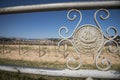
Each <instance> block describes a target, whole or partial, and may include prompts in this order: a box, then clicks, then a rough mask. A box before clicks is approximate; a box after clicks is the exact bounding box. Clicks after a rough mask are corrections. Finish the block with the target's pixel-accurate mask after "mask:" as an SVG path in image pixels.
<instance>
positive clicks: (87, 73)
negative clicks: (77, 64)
mask: <svg viewBox="0 0 120 80" xmlns="http://www.w3.org/2000/svg"><path fill="white" fill-rule="evenodd" d="M0 70H3V71H11V72H20V73H28V74H38V75H46V76H63V77H78V78H86V77H92V78H109V79H120V71H115V70H109V71H99V70H69V69H63V70H60V69H42V68H32V67H20V66H10V65H0Z"/></svg>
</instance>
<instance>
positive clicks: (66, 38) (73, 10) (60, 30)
mask: <svg viewBox="0 0 120 80" xmlns="http://www.w3.org/2000/svg"><path fill="white" fill-rule="evenodd" d="M72 12H77V13H79V16H80V17H79V21H78V23H77V25H76V27H75V29H74V30H73V32H72V34H71V35H70V36H68V37H65V36H63V35H62V33H61V32H62V30H65V33H66V34H67V33H68V32H69V30H68V28H67V27H65V26H62V27H60V29H59V31H58V33H59V36H60V37H61V38H63V39H62V40H61V41H60V42H59V43H58V47H59V48H60V45H61V43H62V42H63V41H64V40H67V41H69V42H70V43H71V44H72V45H73V47H74V43H73V40H70V38H71V37H72V36H73V34H74V32H75V30H76V29H77V28H78V26H79V24H80V22H81V20H82V13H81V12H80V11H79V10H77V9H72V10H69V11H68V14H67V18H68V20H70V21H73V20H75V19H76V18H77V15H73V17H70V14H71V13H72ZM67 46H68V45H67V44H65V48H64V50H62V51H66V50H67ZM74 50H75V51H76V53H77V55H78V58H79V64H78V66H77V67H72V66H70V62H73V63H75V62H77V60H76V59H75V58H73V57H72V58H69V59H68V60H67V67H68V68H69V69H78V68H80V65H81V57H80V53H79V52H78V51H77V49H76V47H74Z"/></svg>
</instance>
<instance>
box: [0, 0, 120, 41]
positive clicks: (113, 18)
mask: <svg viewBox="0 0 120 80" xmlns="http://www.w3.org/2000/svg"><path fill="white" fill-rule="evenodd" d="M71 1H80V0H0V8H2V7H9V6H19V5H30V4H44V3H55V2H71ZM108 10H109V12H110V17H109V19H107V20H101V19H100V18H99V15H100V14H103V16H106V14H105V13H104V12H100V13H99V14H98V16H97V19H98V21H99V23H100V25H101V26H102V30H103V32H104V33H105V31H106V29H107V27H109V26H114V27H116V28H117V29H118V31H119V35H120V10H119V9H108ZM80 11H81V12H82V22H81V23H80V26H82V25H85V24H92V25H95V26H96V23H95V21H94V13H95V11H96V10H80ZM67 12H68V10H63V11H49V12H32V13H20V14H8V15H0V37H17V38H18V37H19V38H37V39H41V38H60V36H59V35H58V30H59V28H60V27H61V26H66V27H67V28H68V30H69V33H68V35H67V36H69V35H71V33H72V32H73V30H74V29H75V26H76V24H77V22H78V20H79V17H78V18H77V19H76V20H75V21H69V20H68V19H67ZM73 14H74V13H73ZM75 14H76V15H78V14H77V13H75ZM71 16H72V14H71ZM78 16H79V15H78ZM63 34H64V33H63ZM110 34H112V35H113V34H114V32H113V31H111V33H110ZM65 36H66V35H65Z"/></svg>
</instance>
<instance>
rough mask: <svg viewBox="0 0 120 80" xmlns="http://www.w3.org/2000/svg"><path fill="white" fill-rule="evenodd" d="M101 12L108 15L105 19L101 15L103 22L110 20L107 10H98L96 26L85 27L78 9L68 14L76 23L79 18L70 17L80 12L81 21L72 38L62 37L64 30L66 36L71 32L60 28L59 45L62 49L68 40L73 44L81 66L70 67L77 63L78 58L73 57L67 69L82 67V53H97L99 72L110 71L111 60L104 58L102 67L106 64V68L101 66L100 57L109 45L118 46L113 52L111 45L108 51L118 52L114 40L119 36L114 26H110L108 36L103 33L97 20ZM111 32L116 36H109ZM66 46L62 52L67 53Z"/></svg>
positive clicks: (95, 18)
mask: <svg viewBox="0 0 120 80" xmlns="http://www.w3.org/2000/svg"><path fill="white" fill-rule="evenodd" d="M100 11H104V12H106V14H107V16H106V17H103V15H100V18H101V19H102V20H105V19H108V18H109V16H110V13H109V11H108V10H107V9H99V10H97V11H96V12H95V14H94V21H95V22H96V26H95V25H92V24H85V25H82V26H79V25H80V22H81V20H82V13H81V12H80V11H79V10H77V9H72V10H69V11H68V14H67V18H68V20H71V21H74V20H75V19H76V18H77V15H73V17H70V14H71V13H72V12H78V13H79V15H80V17H79V21H78V23H77V25H76V27H75V29H74V30H73V32H72V33H71V35H70V36H68V37H66V36H63V35H62V31H63V30H65V34H67V33H68V32H69V30H68V28H67V27H65V26H62V27H60V29H59V31H58V34H59V36H60V37H61V38H62V40H61V41H60V42H59V43H58V47H59V48H60V46H61V45H62V42H63V41H66V40H67V41H69V42H70V43H71V44H72V46H73V48H74V50H75V52H76V53H77V57H78V58H79V64H78V66H77V67H72V66H70V62H71V61H73V62H77V60H76V58H73V57H72V58H69V59H68V60H67V67H68V68H69V69H79V68H80V66H81V64H82V59H81V57H80V56H81V55H80V54H81V53H94V54H96V53H97V56H96V58H95V64H96V67H97V68H98V69H99V70H108V69H110V67H111V62H110V60H109V59H107V58H106V57H104V58H103V59H102V60H101V63H102V65H104V63H105V67H101V66H99V64H98V61H99V57H100V55H101V54H102V50H103V48H104V46H105V45H106V44H107V43H109V42H112V43H113V44H114V45H115V46H116V49H115V50H112V48H111V46H110V45H109V46H108V50H109V51H110V52H117V51H118V43H117V42H116V41H115V40H114V39H115V38H116V37H117V36H118V31H117V29H116V28H115V27H114V26H110V27H108V28H107V30H106V33H107V36H106V35H105V34H104V33H103V30H102V27H101V26H100V24H99V21H98V20H97V14H98V12H100ZM110 30H114V32H115V35H114V36H113V37H111V35H110V34H109V31H110ZM64 46H65V48H64V50H62V51H67V49H68V45H67V44H65V45H64Z"/></svg>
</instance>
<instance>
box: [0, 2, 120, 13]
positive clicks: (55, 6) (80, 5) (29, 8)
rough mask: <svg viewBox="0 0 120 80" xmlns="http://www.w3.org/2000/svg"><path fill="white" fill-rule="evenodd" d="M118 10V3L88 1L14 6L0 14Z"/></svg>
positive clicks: (3, 9) (1, 11)
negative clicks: (70, 10) (71, 10)
mask: <svg viewBox="0 0 120 80" xmlns="http://www.w3.org/2000/svg"><path fill="white" fill-rule="evenodd" d="M73 8H75V9H87V10H88V9H100V8H106V9H109V8H110V9H112V8H115V9H120V1H90V2H65V3H51V4H38V5H26V6H14V7H5V8H0V14H15V13H25V12H41V11H56V10H68V9H73Z"/></svg>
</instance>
